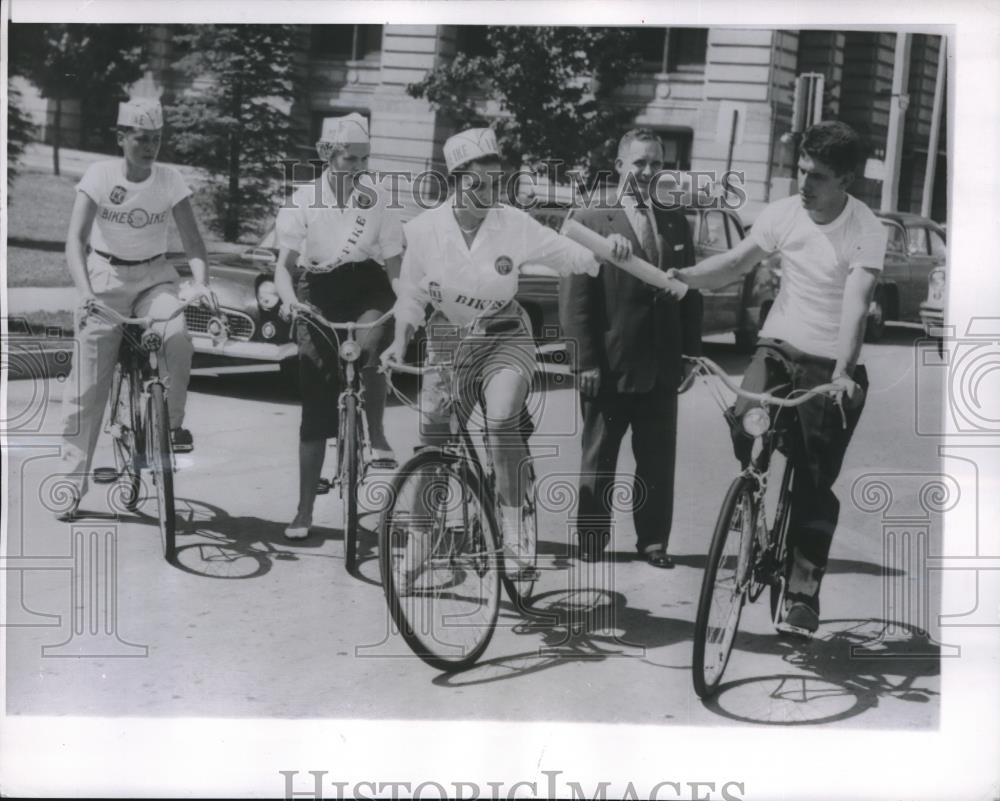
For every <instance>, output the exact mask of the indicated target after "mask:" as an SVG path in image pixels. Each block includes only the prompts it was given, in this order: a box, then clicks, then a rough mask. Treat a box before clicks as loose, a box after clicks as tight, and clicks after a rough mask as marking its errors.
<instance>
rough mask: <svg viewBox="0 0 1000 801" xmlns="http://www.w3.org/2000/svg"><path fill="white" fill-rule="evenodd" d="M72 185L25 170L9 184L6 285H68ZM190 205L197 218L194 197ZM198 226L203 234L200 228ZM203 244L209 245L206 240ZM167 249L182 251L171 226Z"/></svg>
mask: <svg viewBox="0 0 1000 801" xmlns="http://www.w3.org/2000/svg"><path fill="white" fill-rule="evenodd" d="M76 183H77V179H75V178H67V177H66V176H55V175H52V174H51V173H41V172H25V173H23V174H21V175H19V176H18V177H17V179H16V180H15V181H14V185H13V187H12V188H11V191H10V193H9V194H8V212H9V216H8V222H9V228H8V232H7V253H6V258H5V259H4V263H5V264H6V271H7V286H10V287H25V286H30V287H51V286H72V284H73V282H72V281H71V280H70V277H69V270H68V269H67V267H66V258H65V256H64V255H63V248H64V247H65V243H66V231H67V229H68V228H69V218H70V214H71V212H72V211H73V201H74V199H75V197H76ZM194 203H195V209H196V210H195V214H196V215H197V214H199V210H198V203H199V199H198V198H195V200H194ZM200 227H201V228H202V235H205V226H204V225H203V224H202V225H201V226H200ZM206 245H208V247H209V248H211V247H212V245H213V243H212V242H210V241H208V240H206ZM167 250H168V251H180V250H183V247H182V245H181V240H180V236H179V235H178V233H177V229H176V228H175V227H174V225H173V223H172V222H171V225H170V229H169V234H168V238H167Z"/></svg>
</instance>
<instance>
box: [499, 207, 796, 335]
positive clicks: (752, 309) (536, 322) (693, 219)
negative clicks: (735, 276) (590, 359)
mask: <svg viewBox="0 0 1000 801" xmlns="http://www.w3.org/2000/svg"><path fill="white" fill-rule="evenodd" d="M568 208H569V207H568V206H566V205H543V206H537V207H535V208H533V209H531V215H532V216H533V217H534V218H535V219H536V220H538V221H539V222H541V223H543V224H545V225H548V226H549V227H551V228H554V229H556V230H558V229H559V228H560V227H561V226H562V224H563V221H564V220H565V217H566V213H567V211H568ZM684 213H685V216H686V217H687V220H688V224H689V225H690V226H691V234H692V238H693V239H694V245H695V259H696V261H701V260H702V259H705V258H708V257H709V256H713V255H715V254H716V253H721V252H724V251H726V250H729V249H730V248H731V247H733V246H735V245H736V244H737V243H738V242H740V241H741V240H742V239H743V238H744V237H745V236H746V233H745V228H744V226H743V223H742V222H741V221H740V218H739V216H738V215H737V214H736V212H734V211H731V210H728V209H701V208H699V209H695V208H686V209H685V210H684ZM558 286H559V277H558V275H557V274H556V272H555V271H554V270H552V269H550V268H549V267H545V266H544V265H540V264H527V265H524V266H523V267H522V268H521V274H520V277H519V280H518V292H517V300H518V302H520V304H521V305H522V306H523V307H524V309H525V311H527V313H528V316H529V317H530V319H531V322H532V327H533V328H534V330H535V336H536V338H537V339H538V340H539V341H540V342H541V343H542V344H546V343H557V342H559V341H560V339H561V337H562V329H561V327H560V325H559V300H558ZM779 287H780V269H779V262H778V260H777V259H776V258H771V259H767V260H765V261H763V262H761V263H760V264H758V265H757V266H756V267H754V269H753V270H752V271H751V272H750V273H748V274H747V275H746V276H745V277H743V278H740V279H739V280H737V281H734V282H733V283H731V284H727V285H726V286H724V287H722V288H721V289H716V290H712V291H706V292H703V293H702V294H703V295H704V317H703V323H702V332H703V333H704V334H706V335H708V334H720V333H728V332H732V333H733V334H734V335H735V337H736V344H737V345H738V346H739V347H740V349H741V350H752V349H753V347H754V345H755V344H756V342H757V332H758V331H759V330H760V327H761V326H762V325H763V324H764V319H765V318H766V317H767V313H768V311H769V310H770V308H771V304H772V303H773V302H774V298H775V297H776V296H777V294H778V289H779Z"/></svg>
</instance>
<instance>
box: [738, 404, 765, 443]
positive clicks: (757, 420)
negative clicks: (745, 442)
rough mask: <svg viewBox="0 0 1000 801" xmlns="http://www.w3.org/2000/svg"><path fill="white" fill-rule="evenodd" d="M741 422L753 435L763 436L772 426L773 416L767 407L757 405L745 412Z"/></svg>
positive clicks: (744, 428) (745, 429)
mask: <svg viewBox="0 0 1000 801" xmlns="http://www.w3.org/2000/svg"><path fill="white" fill-rule="evenodd" d="M741 423H742V424H743V430H744V431H746V432H747V434H749V435H750V436H751V437H762V436H764V434H766V433H767V430H768V429H769V428H770V427H771V417H770V415H769V414H768V413H767V411H766V410H765V409H762V408H760V406H755V407H754V408H752V409H749V410H747V411H746V412H744V413H743V419H742V420H741Z"/></svg>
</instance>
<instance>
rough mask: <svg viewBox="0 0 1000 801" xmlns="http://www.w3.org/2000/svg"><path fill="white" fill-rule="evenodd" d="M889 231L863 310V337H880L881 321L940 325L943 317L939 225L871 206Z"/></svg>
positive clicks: (944, 246) (942, 240) (926, 326)
mask: <svg viewBox="0 0 1000 801" xmlns="http://www.w3.org/2000/svg"><path fill="white" fill-rule="evenodd" d="M876 215H877V216H878V217H879V218H880V219H881V220H882V225H884V226H885V227H886V229H887V232H888V234H889V238H888V244H887V245H886V254H885V267H884V269H883V271H882V275H881V276H879V282H878V286H877V287H876V289H875V297H874V299H873V300H872V304H871V307H870V309H869V312H868V324H867V328H866V330H865V337H866V339H867V340H868V341H869V342H877V341H878V340H879V339H881V338H882V334H883V332H884V330H885V323H886V321H890V320H892V321H896V320H898V321H902V322H910V323H923V325H924V329H925V331H928V333H929V331H930V328H929V325H930V324H932V323H933V324H935V325H938V326H940V325H941V324H942V323H943V321H944V276H945V266H946V264H947V256H948V249H947V244H946V242H947V239H946V236H945V229H944V228H943V227H942V226H940V225H938V224H937V223H935V222H934V221H933V220H929V219H927V218H926V217H921V216H919V215H916V214H908V213H905V212H876Z"/></svg>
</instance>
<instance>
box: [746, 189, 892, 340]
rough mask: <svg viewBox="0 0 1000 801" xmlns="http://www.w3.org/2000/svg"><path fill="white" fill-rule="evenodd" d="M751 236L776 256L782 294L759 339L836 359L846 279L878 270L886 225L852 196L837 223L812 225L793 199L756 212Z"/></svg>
mask: <svg viewBox="0 0 1000 801" xmlns="http://www.w3.org/2000/svg"><path fill="white" fill-rule="evenodd" d="M750 238H751V239H752V240H753V241H754V242H755V243H756V244H757V245H758V246H759V247H761V248H762V249H763V250H765V251H767V252H768V253H775V252H779V253H780V254H781V290H780V291H779V292H778V297H777V298H776V299H775V301H774V305H773V306H772V307H771V311H770V312H769V313H768V315H767V320H766V321H765V322H764V327H763V328H762V329H761V332H760V333H761V336H765V337H771V338H772V339H782V340H784V341H786V342H789V343H791V344H792V345H793V346H795V347H796V348H798V349H799V350H802V351H805V352H806V353H811V354H814V355H816V356H825V357H827V358H830V359H836V358H837V356H838V354H837V340H838V338H839V334H840V313H841V309H842V307H843V304H844V287H845V285H846V283H847V275H848V273H850V272H851V270H853V269H855V268H862V267H867V268H869V269H871V270H881V269H882V267H883V262H884V260H885V245H886V232H885V227H884V226H883V225H882V224H881V223H880V222H879V221H878V218H877V217H876V216H875V215H874V214H873V213H872V210H871V209H869V208H868V206H866V205H865V204H864V203H862V202H861V201H860V200H858V199H857V198H855V197H852V196H851V195H848V196H847V204H846V205H845V206H844V210H843V211H842V212H841V213H840V216H839V217H837V219H835V220H834V221H833V222H831V223H828V224H826V225H817V224H816V223H814V222H813V221H812V220H811V219H810V217H809V214H808V213H807V212H806V210H805V209H804V208H803V207H802V200H801V199H800V198H799V196H798V195H792V196H790V197H786V198H782V199H781V200H778V201H775V202H774V203H771V204H770V205H769V206H767V208H765V209H764V210H763V211H762V212H761V213H760V216H759V217H758V218H757V220H756V221H755V222H754V224H753V228H751V229H750Z"/></svg>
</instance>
